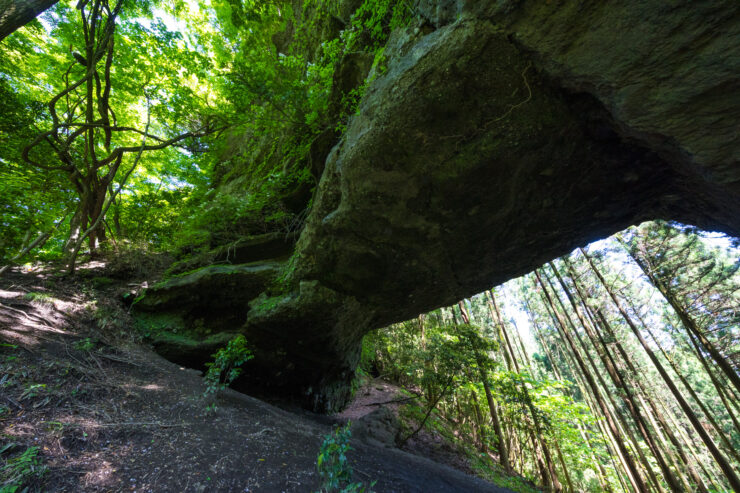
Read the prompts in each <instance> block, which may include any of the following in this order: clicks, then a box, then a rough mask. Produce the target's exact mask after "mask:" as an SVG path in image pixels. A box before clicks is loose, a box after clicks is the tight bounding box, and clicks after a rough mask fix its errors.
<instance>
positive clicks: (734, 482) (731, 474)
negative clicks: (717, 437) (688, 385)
mask: <svg viewBox="0 0 740 493" xmlns="http://www.w3.org/2000/svg"><path fill="white" fill-rule="evenodd" d="M580 251H581V254H582V255H583V256H584V258H585V259H586V260H587V261H588V263H589V265H590V266H591V270H592V271H593V272H594V274H596V277H598V278H599V281H600V282H601V283H602V285H603V286H604V289H606V292H607V293H608V294H609V297H610V298H611V299H612V301H613V302H614V305H615V306H616V307H617V309H618V310H619V312H620V313H621V315H622V317H623V318H624V320H625V321H626V322H627V325H628V326H629V327H630V329H631V330H632V332H633V333H634V334H635V337H637V340H638V341H640V344H641V345H642V347H643V348H644V349H645V352H646V353H647V355H648V357H649V358H650V360H651V361H652V362H653V365H655V368H656V370H658V373H660V376H661V377H662V378H663V380H664V381H665V383H666V385H667V386H668V388H669V389H670V391H671V393H672V394H673V396H674V397H675V399H676V400H677V401H678V404H679V406H681V409H682V410H683V412H684V414H686V417H687V418H688V419H689V421H690V422H691V425H692V426H693V427H694V430H696V433H697V434H698V435H699V436H700V437H701V439H702V441H703V442H704V444H705V445H706V446H707V448H708V449H709V453H711V454H712V457H714V460H715V461H716V462H717V465H718V466H719V467H720V469H722V472H723V473H724V474H725V477H726V478H727V481H728V482H729V484H730V486H731V487H732V488H733V489H734V490H736V491H740V477H738V475H737V472H736V471H735V469H734V468H733V466H732V465H731V464H730V462H729V461H728V460H727V458H726V457H725V456H724V454H722V452H721V451H720V450H719V448H717V445H716V444H715V443H714V440H712V437H710V436H709V434H708V433H707V431H706V430H705V429H704V427H703V426H702V425H701V422H700V421H699V418H698V417H697V416H696V414H695V413H694V410H693V409H691V406H689V404H688V403H687V402H686V399H684V398H683V395H682V394H681V392H679V391H678V388H677V387H676V384H675V383H673V379H672V378H671V377H670V376H669V375H668V372H666V370H665V368H664V367H663V364H662V363H661V362H660V360H658V358H657V356H655V353H654V352H653V350H652V349H651V348H650V346H649V345H648V343H647V341H646V340H645V338H644V337H643V336H642V333H641V332H640V330H639V329H638V327H637V326H636V325H635V323H634V322H633V321H632V317H630V316H629V314H628V313H627V312H626V310H625V309H624V307H623V306H622V302H621V301H620V300H619V298H618V297H617V295H616V294H615V293H614V291H613V290H612V289H611V287H610V286H609V285H608V284H607V283H606V280H605V279H604V277H603V276H602V275H601V272H599V270H598V269H597V268H596V265H595V264H594V262H593V260H592V259H591V257H590V256H589V255H588V254H587V253H586V252H585V251H583V249H580Z"/></svg>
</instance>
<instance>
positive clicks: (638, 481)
mask: <svg viewBox="0 0 740 493" xmlns="http://www.w3.org/2000/svg"><path fill="white" fill-rule="evenodd" d="M534 274H535V277H536V278H537V280H538V281H539V283H540V286H541V287H542V292H543V295H544V296H545V298H546V301H547V303H549V305H550V307H551V308H552V310H553V312H554V313H555V315H556V316H557V319H558V324H556V325H560V327H561V329H562V330H561V335H563V336H564V339H565V340H566V341H567V343H568V347H569V349H570V352H571V355H573V358H574V359H575V360H576V363H577V365H578V367H579V368H580V370H581V374H582V375H583V377H584V379H585V380H586V383H587V384H588V386H589V388H590V389H591V394H592V395H593V396H594V399H595V400H596V403H597V404H598V406H599V408H600V409H601V415H602V416H603V417H604V419H605V420H606V423H607V426H608V427H609V431H610V432H611V434H612V435H613V436H614V437H615V440H614V441H615V442H616V445H617V447H618V449H619V452H620V455H621V456H622V457H623V458H624V461H625V462H626V464H627V468H628V469H629V473H630V474H629V477H630V480H631V481H632V483H633V486H634V488H635V489H636V490H637V491H639V492H640V493H647V492H648V487H647V485H646V484H645V480H644V479H643V478H642V475H641V474H640V471H639V469H638V467H637V464H635V462H634V460H633V458H632V456H631V455H630V453H629V451H628V450H627V447H626V446H625V445H624V442H623V441H622V440H620V433H619V428H618V427H617V424H616V422H615V421H614V419H613V418H612V415H611V412H610V411H609V407H608V406H607V405H606V402H605V401H604V399H603V397H602V395H601V392H600V391H599V388H598V386H597V385H596V381H595V380H594V377H593V376H592V375H591V372H590V371H589V369H588V368H587V367H586V364H585V363H584V361H583V359H582V358H581V355H580V353H579V352H578V349H577V347H576V343H575V341H574V340H573V337H572V336H571V335H570V334H569V333H568V331H566V330H565V322H564V321H563V320H562V319H561V318H560V315H558V313H557V311H555V305H554V304H553V302H552V299H551V298H550V294H549V293H548V292H547V290H546V289H545V285H544V283H543V282H542V279H540V275H539V273H538V272H537V271H535V272H534ZM587 356H588V355H587Z"/></svg>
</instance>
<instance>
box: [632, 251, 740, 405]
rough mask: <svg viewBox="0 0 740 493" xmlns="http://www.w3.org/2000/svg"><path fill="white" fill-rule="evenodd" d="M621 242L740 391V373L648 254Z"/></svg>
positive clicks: (685, 325)
mask: <svg viewBox="0 0 740 493" xmlns="http://www.w3.org/2000/svg"><path fill="white" fill-rule="evenodd" d="M621 244H622V245H623V246H624V248H625V250H627V253H628V254H629V255H630V256H631V257H632V259H633V260H634V261H635V263H636V264H637V266H638V267H640V269H641V270H642V272H643V273H644V274H645V276H647V278H648V279H649V280H650V282H651V283H652V284H653V286H655V287H656V288H657V289H658V291H660V293H661V294H662V295H663V297H664V298H665V299H666V301H668V304H670V305H671V307H672V308H673V310H674V311H675V312H676V315H678V318H679V319H680V320H681V323H682V324H683V326H684V327H685V328H686V330H687V331H688V332H689V333H691V334H692V335H693V336H694V337H696V338H697V339H698V340H699V342H700V343H701V345H702V346H703V347H704V349H706V351H707V352H708V353H709V355H710V356H711V357H712V359H713V360H714V362H715V363H716V364H717V366H719V368H720V369H721V370H722V372H723V373H724V374H725V376H726V377H727V379H728V380H729V381H730V382H731V383H732V385H733V386H734V387H735V391H736V392H740V375H739V374H738V373H737V371H736V370H735V369H734V368H733V367H732V365H731V364H730V362H729V361H728V360H727V358H725V357H724V356H722V354H720V352H719V351H718V350H717V348H716V347H714V344H712V343H711V342H710V341H709V339H707V338H706V336H705V335H704V332H703V331H702V330H701V328H700V327H699V326H698V324H697V323H696V321H695V320H694V319H693V317H691V315H690V314H689V312H688V310H687V309H686V308H685V307H684V306H683V304H682V303H681V301H680V300H679V299H678V298H677V297H676V295H675V293H674V292H673V290H672V289H671V288H670V287H669V286H668V285H667V284H666V283H664V282H663V280H662V279H660V278H659V277H658V276H657V275H656V274H655V271H654V270H653V269H652V268H651V265H650V259H649V258H648V257H647V255H637V254H636V253H634V252H633V251H632V249H630V248H629V247H628V246H627V245H626V244H625V243H624V242H623V241H622V242H621Z"/></svg>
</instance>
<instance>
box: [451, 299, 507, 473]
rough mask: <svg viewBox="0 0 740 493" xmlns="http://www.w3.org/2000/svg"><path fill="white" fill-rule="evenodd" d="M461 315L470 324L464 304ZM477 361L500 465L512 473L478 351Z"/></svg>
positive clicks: (489, 387) (499, 421)
mask: <svg viewBox="0 0 740 493" xmlns="http://www.w3.org/2000/svg"><path fill="white" fill-rule="evenodd" d="M459 307H460V313H461V314H462V317H463V321H464V322H465V323H470V317H469V315H468V314H467V313H466V311H465V310H463V306H462V302H460V304H459ZM475 356H476V359H478V372H479V375H480V380H481V383H482V384H483V390H484V392H485V393H486V402H487V403H488V411H489V413H490V414H491V422H492V423H493V431H494V432H495V433H496V440H497V443H496V447H497V450H498V459H499V464H501V467H503V468H504V470H505V471H506V472H507V473H511V462H510V460H509V451H508V448H507V446H506V445H507V444H506V441H505V440H504V434H503V430H502V429H501V420H500V419H499V416H498V412H497V410H496V404H495V403H494V401H493V394H492V393H491V386H490V384H489V383H488V376H487V375H486V373H485V371H484V368H483V365H482V364H481V358H482V357H481V355H479V354H478V351H477V350H476V353H475Z"/></svg>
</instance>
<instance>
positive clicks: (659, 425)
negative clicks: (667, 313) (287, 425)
mask: <svg viewBox="0 0 740 493" xmlns="http://www.w3.org/2000/svg"><path fill="white" fill-rule="evenodd" d="M596 314H597V315H598V317H599V319H600V320H601V323H602V326H603V327H605V328H606V329H607V330H608V331H609V336H610V337H611V338H612V340H614V345H615V347H616V348H617V351H618V352H619V354H620V356H621V357H622V360H623V361H624V363H625V364H626V365H627V368H628V369H629V371H630V372H631V373H632V374H633V375H634V376H635V377H636V379H635V383H636V384H637V387H638V388H639V389H640V392H641V393H642V396H641V397H640V399H641V400H642V401H643V407H644V408H648V407H649V408H650V410H651V412H652V413H651V412H648V413H647V415H648V418H650V420H651V421H652V424H653V429H654V430H656V435H657V436H658V439H659V440H661V441H662V442H663V449H664V450H666V451H668V457H669V458H671V460H673V461H674V462H675V463H676V470H677V471H678V472H679V476H680V478H681V480H682V482H683V483H684V487H685V488H686V489H688V490H690V491H693V489H692V488H691V487H690V486H689V485H687V484H686V479H685V477H684V476H683V475H682V474H680V471H681V468H682V467H683V468H685V469H686V471H687V472H688V473H689V476H690V477H691V480H692V481H693V483H694V485H695V488H696V489H698V491H700V492H701V493H709V491H708V490H707V487H706V485H705V484H704V481H703V480H702V478H701V476H700V475H699V473H698V472H697V471H696V469H695V468H694V466H693V464H692V461H691V460H689V458H688V456H687V455H686V452H685V450H684V448H685V447H686V444H684V443H681V442H680V441H679V440H678V438H677V437H676V435H675V434H674V433H673V431H671V427H670V426H669V425H668V423H667V421H666V419H665V418H664V417H663V414H662V413H661V412H660V410H659V409H658V408H657V406H656V405H655V402H654V401H653V399H652V397H651V396H650V393H649V392H648V391H647V389H646V388H645V386H644V385H643V384H642V383H641V376H640V373H639V372H638V371H637V368H636V367H635V366H634V364H633V363H632V360H631V359H630V357H629V354H628V353H627V351H625V349H624V347H622V344H621V343H620V342H619V339H618V338H617V337H616V334H615V333H614V332H613V331H612V329H611V326H610V325H609V324H608V322H607V321H606V317H604V314H603V313H601V311H600V310H599V311H597V312H596ZM643 396H644V397H643ZM661 430H662V432H663V433H664V434H665V435H666V436H667V437H668V440H669V441H670V442H671V444H673V446H674V447H675V450H676V452H677V453H678V456H679V457H680V462H681V463H682V464H678V463H679V460H678V459H676V458H675V455H674V454H673V453H672V451H671V449H670V448H669V447H668V445H667V444H665V439H664V438H663V436H662V434H661Z"/></svg>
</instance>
